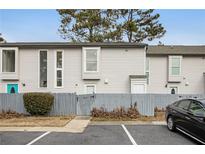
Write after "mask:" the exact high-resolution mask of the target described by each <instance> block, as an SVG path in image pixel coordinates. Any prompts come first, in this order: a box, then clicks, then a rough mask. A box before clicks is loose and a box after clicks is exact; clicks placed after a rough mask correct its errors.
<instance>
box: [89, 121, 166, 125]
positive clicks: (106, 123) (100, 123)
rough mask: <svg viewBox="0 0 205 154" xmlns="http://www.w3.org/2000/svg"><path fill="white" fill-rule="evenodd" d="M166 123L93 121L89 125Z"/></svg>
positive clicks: (159, 123) (151, 123) (163, 123)
mask: <svg viewBox="0 0 205 154" xmlns="http://www.w3.org/2000/svg"><path fill="white" fill-rule="evenodd" d="M122 124H123V125H166V122H165V121H151V122H144V121H91V122H90V123H89V125H122Z"/></svg>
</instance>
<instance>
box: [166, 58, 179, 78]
mask: <svg viewBox="0 0 205 154" xmlns="http://www.w3.org/2000/svg"><path fill="white" fill-rule="evenodd" d="M169 58H170V64H169V76H181V70H182V56H169ZM172 58H179V59H180V60H179V75H173V74H172Z"/></svg>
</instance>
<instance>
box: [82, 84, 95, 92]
mask: <svg viewBox="0 0 205 154" xmlns="http://www.w3.org/2000/svg"><path fill="white" fill-rule="evenodd" d="M87 86H94V93H96V84H85V85H84V94H87Z"/></svg>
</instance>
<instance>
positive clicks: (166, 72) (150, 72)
mask: <svg viewBox="0 0 205 154" xmlns="http://www.w3.org/2000/svg"><path fill="white" fill-rule="evenodd" d="M146 57H147V60H146V61H147V67H146V72H147V76H148V78H147V79H148V80H147V92H148V93H172V94H174V93H179V94H205V80H204V72H205V46H164V45H158V46H149V47H148V50H147V56H146Z"/></svg>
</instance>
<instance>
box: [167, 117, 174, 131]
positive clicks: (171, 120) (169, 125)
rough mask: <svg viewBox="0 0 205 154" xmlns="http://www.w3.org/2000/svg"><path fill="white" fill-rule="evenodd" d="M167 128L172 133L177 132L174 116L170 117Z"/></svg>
mask: <svg viewBox="0 0 205 154" xmlns="http://www.w3.org/2000/svg"><path fill="white" fill-rule="evenodd" d="M167 128H168V129H169V130H170V131H175V129H176V126H175V123H174V119H173V117H172V116H168V118H167Z"/></svg>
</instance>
